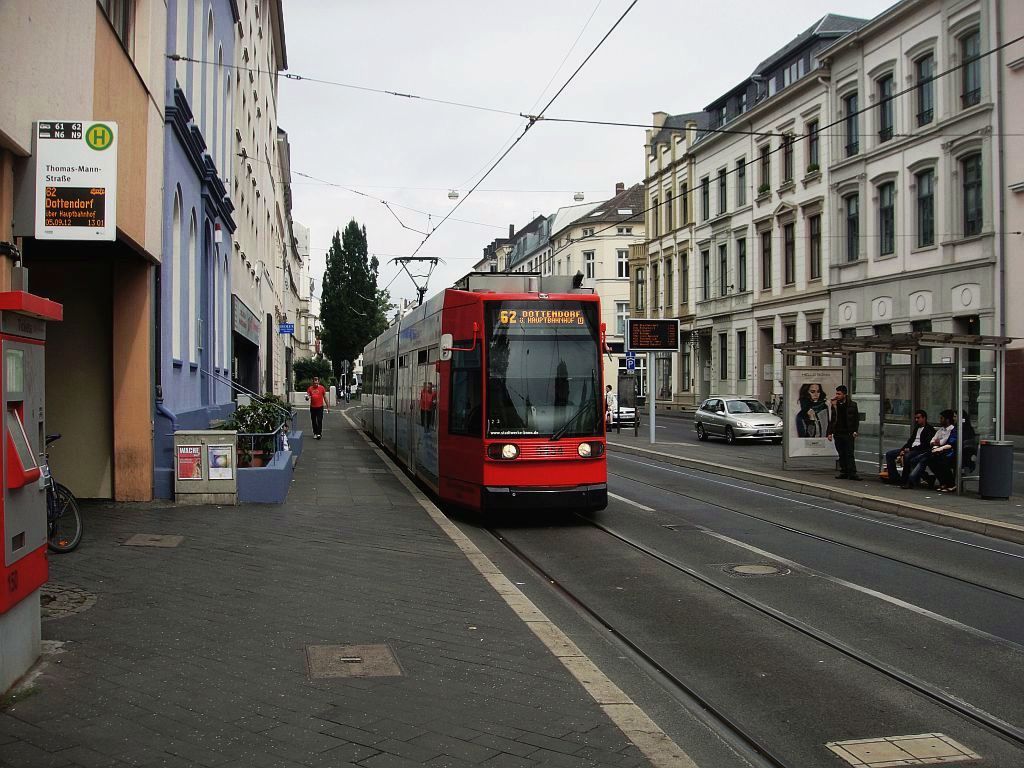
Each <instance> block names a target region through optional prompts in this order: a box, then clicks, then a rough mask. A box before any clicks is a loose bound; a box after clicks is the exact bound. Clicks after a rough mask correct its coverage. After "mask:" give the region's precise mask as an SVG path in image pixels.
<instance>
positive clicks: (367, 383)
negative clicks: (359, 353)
mask: <svg viewBox="0 0 1024 768" xmlns="http://www.w3.org/2000/svg"><path fill="white" fill-rule="evenodd" d="M363 390H364V393H365V394H367V395H372V394H373V364H372V363H371V364H369V365H367V366H365V367H364V368H363Z"/></svg>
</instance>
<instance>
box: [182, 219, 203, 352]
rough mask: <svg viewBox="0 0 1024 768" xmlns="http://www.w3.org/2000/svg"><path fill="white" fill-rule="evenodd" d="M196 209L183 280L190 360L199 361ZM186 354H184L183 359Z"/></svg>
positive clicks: (189, 226) (190, 227)
mask: <svg viewBox="0 0 1024 768" xmlns="http://www.w3.org/2000/svg"><path fill="white" fill-rule="evenodd" d="M196 234H197V233H196V211H195V208H193V209H192V217H191V221H190V222H189V225H188V265H189V274H188V279H187V280H182V283H183V287H184V289H185V291H186V295H187V297H188V299H187V301H186V302H185V306H186V307H188V360H189V361H195V362H199V360H198V357H197V356H196V346H197V345H196V319H197V318H196V294H197V293H198V291H197V289H198V287H199V264H200V258H199V238H198V237H197V236H196ZM184 359H185V356H184V355H183V356H182V360H184Z"/></svg>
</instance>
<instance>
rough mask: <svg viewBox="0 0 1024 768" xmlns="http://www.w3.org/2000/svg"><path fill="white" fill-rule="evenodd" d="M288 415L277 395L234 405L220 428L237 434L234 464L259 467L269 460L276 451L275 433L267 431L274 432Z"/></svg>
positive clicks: (288, 412)
mask: <svg viewBox="0 0 1024 768" xmlns="http://www.w3.org/2000/svg"><path fill="white" fill-rule="evenodd" d="M282 409H284V410H282ZM289 414H290V411H289V410H288V409H287V407H286V406H284V405H283V404H282V402H281V400H280V398H273V399H272V400H268V399H267V398H264V399H263V400H262V401H257V402H254V403H252V404H251V405H243V406H240V407H238V408H236V409H235V412H234V413H233V414H231V416H229V417H228V418H227V419H225V421H224V425H223V426H224V429H233V430H235V431H236V432H238V433H239V440H238V466H240V467H242V466H254V467H262V466H264V465H265V464H266V463H267V462H269V461H270V458H271V457H273V455H274V452H275V451H276V450H277V444H276V440H277V436H276V434H271V433H275V432H276V431H277V429H278V427H280V426H281V423H282V422H283V421H285V420H287V418H288V415H289ZM248 435H253V437H248Z"/></svg>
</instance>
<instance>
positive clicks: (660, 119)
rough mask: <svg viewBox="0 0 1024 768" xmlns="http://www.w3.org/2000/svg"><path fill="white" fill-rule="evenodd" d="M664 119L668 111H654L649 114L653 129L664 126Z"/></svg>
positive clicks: (666, 118)
mask: <svg viewBox="0 0 1024 768" xmlns="http://www.w3.org/2000/svg"><path fill="white" fill-rule="evenodd" d="M666 120H668V112H655V113H653V114H652V115H651V122H652V123H653V124H654V129H655V130H658V129H660V128H661V127H662V126H664V125H665V121H666Z"/></svg>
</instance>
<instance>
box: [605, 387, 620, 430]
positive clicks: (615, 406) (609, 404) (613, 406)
mask: <svg viewBox="0 0 1024 768" xmlns="http://www.w3.org/2000/svg"><path fill="white" fill-rule="evenodd" d="M618 410H619V398H618V397H616V396H615V393H614V392H613V391H612V385H611V384H608V385H607V386H605V388H604V423H605V426H606V428H607V429H611V428H612V423H613V422H612V417H613V416H614V415H615V413H616V411H618Z"/></svg>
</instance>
